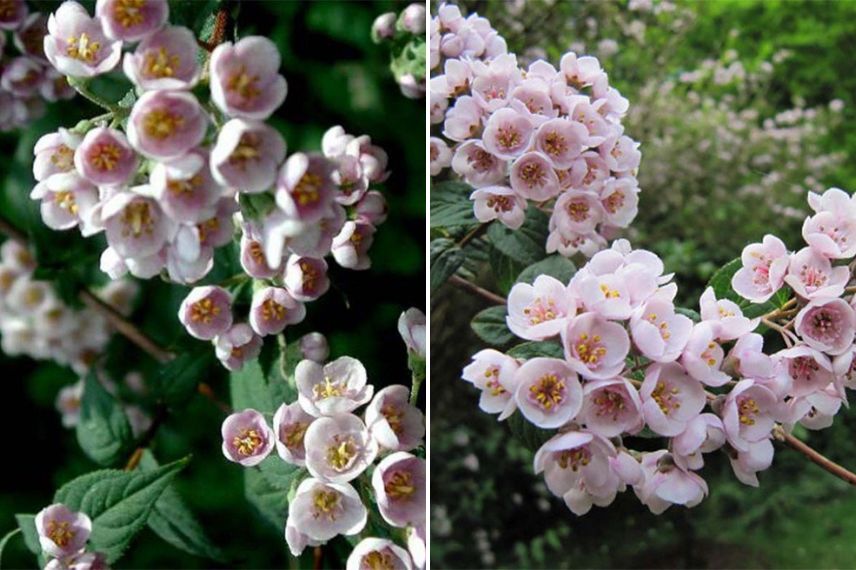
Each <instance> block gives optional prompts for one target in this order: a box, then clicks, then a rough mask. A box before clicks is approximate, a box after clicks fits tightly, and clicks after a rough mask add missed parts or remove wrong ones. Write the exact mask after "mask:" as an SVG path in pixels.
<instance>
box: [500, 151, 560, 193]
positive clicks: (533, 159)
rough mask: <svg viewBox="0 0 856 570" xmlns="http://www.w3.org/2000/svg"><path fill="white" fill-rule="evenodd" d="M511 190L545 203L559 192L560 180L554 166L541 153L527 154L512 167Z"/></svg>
mask: <svg viewBox="0 0 856 570" xmlns="http://www.w3.org/2000/svg"><path fill="white" fill-rule="evenodd" d="M511 188H512V189H513V190H514V191H515V192H516V193H517V194H518V195H519V196H523V197H524V198H528V199H530V200H535V201H537V202H543V201H544V200H548V199H550V198H553V197H555V196H556V195H557V194H558V193H559V191H560V188H559V178H558V177H557V176H556V172H555V171H554V170H553V165H552V164H550V161H549V160H548V159H547V157H546V156H545V155H543V154H541V153H540V152H527V153H525V154H523V155H522V156H520V157H519V158H517V159H516V160H515V161H514V163H513V164H512V165H511Z"/></svg>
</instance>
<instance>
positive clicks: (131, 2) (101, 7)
mask: <svg viewBox="0 0 856 570" xmlns="http://www.w3.org/2000/svg"><path fill="white" fill-rule="evenodd" d="M95 15H96V16H98V17H99V18H101V21H102V22H103V24H104V32H105V33H106V34H107V36H108V37H110V38H112V39H115V40H122V41H126V42H135V41H137V40H141V39H143V38H145V37H146V36H149V35H150V34H152V33H153V32H155V31H156V30H158V29H160V27H161V26H163V25H164V23H166V21H167V18H168V17H169V5H168V4H167V2H166V0H98V3H97V4H96V5H95Z"/></svg>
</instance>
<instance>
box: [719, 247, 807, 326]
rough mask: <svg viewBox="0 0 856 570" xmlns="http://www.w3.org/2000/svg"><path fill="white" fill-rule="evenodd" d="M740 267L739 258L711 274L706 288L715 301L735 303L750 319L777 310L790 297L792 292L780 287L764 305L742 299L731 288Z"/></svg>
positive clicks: (741, 263)
mask: <svg viewBox="0 0 856 570" xmlns="http://www.w3.org/2000/svg"><path fill="white" fill-rule="evenodd" d="M741 267H743V262H742V261H741V259H740V258H739V257H738V258H737V259H732V260H731V261H729V262H728V263H726V264H725V265H723V266H722V267H720V268H719V270H718V271H717V272H716V273H714V274H713V277H711V278H710V281H709V282H708V287H712V288H713V292H714V293H715V294H716V298H717V299H729V300H730V301H734V302H735V303H737V305H738V306H739V307H740V309H741V310H742V311H743V315H744V316H746V317H748V318H750V319H752V318H755V317H760V316H761V315H764V314H766V313H769V312H771V311H774V310H775V309H778V308H779V307H781V306H782V305H784V304H785V303H786V302H787V301H788V300H789V299H790V298H791V297H792V295H793V291H792V290H791V289H790V287H782V288H781V289H780V290H779V291H777V292H776V294H775V295H773V297H772V298H771V299H770V300H769V301H767V302H766V303H753V302H751V301H749V300H748V299H744V298H743V297H741V296H740V295H738V294H737V292H736V291H734V289H733V288H732V287H731V278H732V277H733V276H734V274H735V273H737V271H738V270H739V269H740V268H741Z"/></svg>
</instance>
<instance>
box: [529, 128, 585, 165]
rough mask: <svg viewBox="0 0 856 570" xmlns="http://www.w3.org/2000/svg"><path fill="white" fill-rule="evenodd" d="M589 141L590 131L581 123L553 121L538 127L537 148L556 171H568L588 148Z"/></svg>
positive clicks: (536, 135) (536, 134)
mask: <svg viewBox="0 0 856 570" xmlns="http://www.w3.org/2000/svg"><path fill="white" fill-rule="evenodd" d="M588 139H589V133H588V130H587V129H586V128H585V127H584V126H583V125H581V124H580V123H577V122H575V121H570V120H568V119H566V118H562V119H552V120H550V121H547V122H546V123H544V124H542V125H541V126H540V127H538V131H537V132H536V133H535V147H536V148H537V149H538V150H540V151H541V152H542V153H544V154H545V155H546V156H547V158H548V159H549V160H550V162H551V163H552V164H553V166H554V167H555V168H556V169H568V168H571V167H572V166H574V164H575V163H576V161H577V158H578V157H579V156H580V154H582V152H583V150H584V149H585V147H586V146H588Z"/></svg>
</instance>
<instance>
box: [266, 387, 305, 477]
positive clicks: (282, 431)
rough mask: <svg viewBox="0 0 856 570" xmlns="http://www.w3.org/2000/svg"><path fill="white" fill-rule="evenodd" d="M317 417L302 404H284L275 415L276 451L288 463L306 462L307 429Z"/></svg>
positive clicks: (302, 464) (299, 463) (303, 463)
mask: <svg viewBox="0 0 856 570" xmlns="http://www.w3.org/2000/svg"><path fill="white" fill-rule="evenodd" d="M314 421H315V418H314V417H312V416H310V415H309V414H307V413H306V412H305V411H303V408H301V407H300V404H298V403H297V402H293V403H291V404H282V405H281V406H280V407H279V408H278V409H277V411H276V413H275V414H274V416H273V432H274V434H276V452H277V453H278V454H279V456H280V457H281V458H282V460H283V461H285V462H286V463H291V464H293V465H297V466H299V467H303V466H304V465H305V464H306V444H305V442H304V440H305V437H306V430H307V428H309V425H310V424H311V423H312V422H314Z"/></svg>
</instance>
